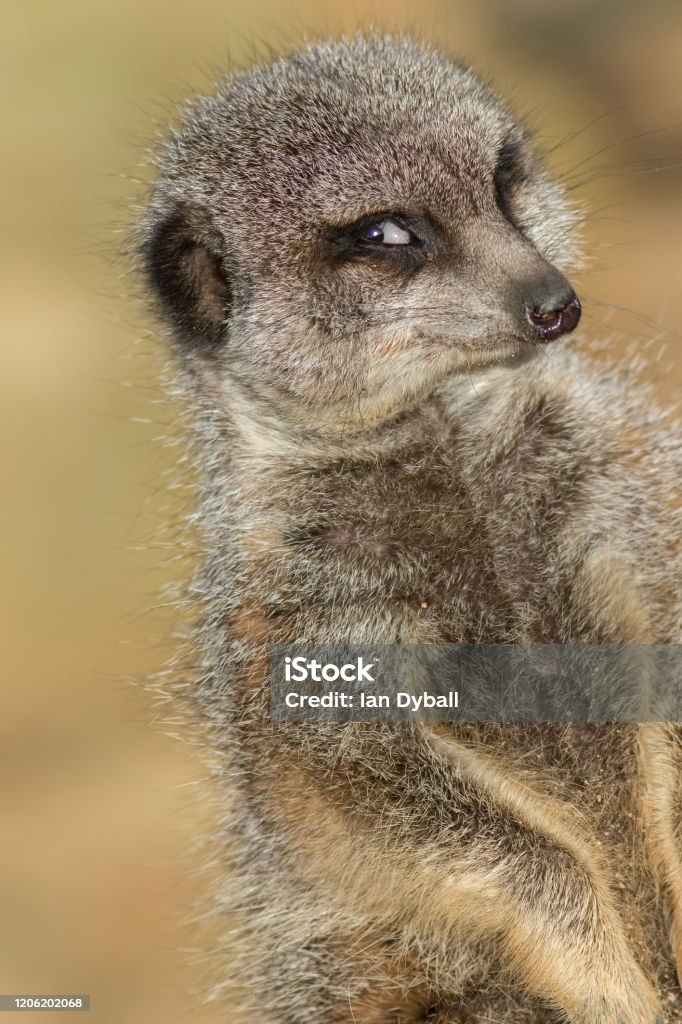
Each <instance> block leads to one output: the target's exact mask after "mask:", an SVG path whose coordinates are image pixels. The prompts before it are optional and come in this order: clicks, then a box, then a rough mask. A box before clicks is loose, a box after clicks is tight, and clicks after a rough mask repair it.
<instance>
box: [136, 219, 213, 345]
mask: <svg viewBox="0 0 682 1024" xmlns="http://www.w3.org/2000/svg"><path fill="white" fill-rule="evenodd" d="M221 242H222V239H221V238H220V235H219V234H218V232H217V231H216V229H215V228H214V227H213V225H212V224H211V222H210V219H209V217H208V214H207V213H206V211H205V210H203V209H201V208H199V207H193V206H187V205H180V206H178V207H176V209H175V210H173V212H172V213H170V214H167V215H166V216H165V217H163V218H162V219H161V220H160V221H159V223H158V224H156V225H155V226H154V228H153V230H152V232H151V235H150V237H149V239H148V241H147V243H146V246H145V251H144V261H145V268H146V271H147V277H148V279H149V281H150V283H151V285H152V287H153V289H154V291H155V293H156V295H157V296H158V298H159V300H160V303H161V308H162V311H163V313H164V314H165V315H166V317H167V318H168V319H169V320H170V322H171V324H172V325H173V327H174V328H175V331H176V334H177V335H178V336H179V337H180V339H181V340H182V341H183V342H185V343H186V344H189V345H192V346H196V347H200V348H203V349H211V348H215V347H216V346H217V345H218V344H220V342H221V341H222V340H223V338H224V336H225V320H226V318H227V316H228V315H229V311H230V306H231V305H232V291H231V288H230V282H229V280H228V277H227V274H226V272H225V269H224V265H223V259H222V253H221V249H222V244H221Z"/></svg>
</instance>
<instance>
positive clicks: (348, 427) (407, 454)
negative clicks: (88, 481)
mask: <svg viewBox="0 0 682 1024" xmlns="http://www.w3.org/2000/svg"><path fill="white" fill-rule="evenodd" d="M575 225H576V214H575V212H574V210H573V209H572V208H571V206H570V204H569V203H568V202H567V201H566V198H565V196H564V194H563V192H562V190H561V188H560V186H558V185H557V184H556V183H554V182H553V181H551V180H550V178H549V177H548V176H547V174H546V173H545V171H544V169H543V168H542V165H541V163H540V162H539V160H538V158H537V156H536V155H535V154H534V152H533V149H532V146H531V144H530V141H529V139H528V138H527V136H526V134H525V132H524V131H523V130H522V129H521V128H520V127H519V126H518V125H517V124H516V123H515V121H514V120H513V119H512V117H511V116H510V114H509V112H508V111H507V109H506V107H505V105H504V103H503V102H502V101H501V100H500V99H499V98H498V97H496V96H495V95H494V94H493V93H492V92H491V91H490V90H489V88H488V87H487V86H485V85H484V84H483V83H481V82H480V81H479V80H478V79H477V78H476V77H475V76H474V75H473V74H472V73H471V72H470V71H469V70H468V69H466V68H464V67H462V66H460V65H458V64H455V63H452V62H451V61H449V60H448V59H446V58H445V57H443V56H442V55H440V54H438V53H435V52H433V51H432V50H430V49H429V48H428V47H425V46H423V45H421V44H419V43H416V42H414V41H412V40H410V39H406V38H400V39H392V38H385V37H368V38H364V37H363V38H357V39H354V40H350V41H344V42H334V43H323V44H318V45H315V46H311V47H310V48H308V49H307V50H305V51H303V52H301V53H297V54H293V55H291V56H289V57H286V58H283V59H280V60H277V61H275V62H273V63H272V64H270V65H267V66H262V67H257V68H255V69H252V70H251V71H248V72H244V73H240V74H237V75H234V76H232V77H230V78H228V79H226V80H225V82H224V83H222V84H221V85H220V87H219V89H218V91H217V92H216V94H215V95H214V96H212V97H210V98H208V99H203V100H199V101H198V102H197V103H196V105H195V106H194V107H193V109H192V110H191V112H190V113H189V114H188V115H187V116H186V118H185V121H184V123H183V124H182V126H181V127H180V128H179V129H178V130H177V131H176V132H175V133H174V134H173V135H171V137H170V139H169V141H168V142H167V144H166V146H165V148H164V149H163V150H162V152H161V154H160V160H159V178H158V183H157V185H156V186H155V189H154V191H153V195H152V197H151V199H150V203H149V207H148V212H147V215H146V217H145V219H144V223H143V225H142V228H141V253H142V259H143V263H144V268H145V272H146V275H147V279H148V281H149V283H150V286H151V289H152V291H153V294H154V295H155V297H156V299H157V302H158V308H159V311H160V313H161V315H162V317H163V318H164V320H165V321H166V323H167V324H168V326H169V328H170V331H169V333H170V336H171V337H172V343H173V346H174V351H175V354H176V358H177V366H178V376H179V379H180V380H181V381H182V382H183V384H184V385H185V387H186V390H187V394H188V396H189V401H190V402H191V404H192V408H193V410H194V411H195V422H196V427H197V430H196V438H195V443H196V446H197V452H198V454H199V458H200V461H201V464H202V466H203V471H204V497H203V502H202V504H201V509H200V512H201V521H202V524H203V531H204V532H203V537H204V548H205V551H204V557H203V562H202V566H201V567H200V569H199V572H198V575H197V578H196V579H195V581H194V582H193V587H192V595H193V600H195V601H196V603H197V606H198V610H197V623H198V625H197V629H196V632H195V633H194V634H193V635H192V637H191V638H190V639H189V641H188V642H189V645H190V650H191V652H192V657H193V661H194V664H195V665H196V675H195V678H192V679H191V680H190V681H189V682H188V684H187V686H186V688H185V692H186V694H187V695H188V696H187V704H188V705H189V706H190V707H191V709H192V711H191V713H192V714H193V715H196V716H197V721H198V722H199V721H201V722H202V723H203V727H205V728H207V729H208V730H209V735H210V744H211V747H212V749H213V750H214V751H217V752H218V756H219V757H220V758H221V766H222V769H224V770H222V771H221V778H220V783H219V784H220V786H222V787H224V790H223V791H222V792H223V793H224V800H225V804H226V807H227V806H228V804H229V806H230V807H231V808H234V809H233V810H231V811H230V815H231V817H230V819H229V821H230V824H229V827H228V828H227V829H226V835H225V838H224V845H225V865H226V866H225V878H224V887H223V888H222V890H221V893H220V894H219V900H220V903H221V905H222V906H227V907H229V908H230V911H231V915H232V916H231V917H230V922H231V923H230V937H229V940H227V942H226V946H225V949H223V950H221V951H220V952H219V954H218V955H217V960H218V970H219V971H220V972H221V973H222V974H223V975H224V976H225V977H227V976H228V975H234V977H235V979H236V981H235V984H236V985H238V986H239V991H240V993H241V994H240V996H239V999H237V997H236V996H235V1000H234V1005H233V1006H232V1008H231V1009H230V1012H229V1013H228V1014H227V1015H226V1018H225V1019H232V1017H234V1018H235V1019H236V1017H237V1016H238V1014H239V1013H240V1012H241V1013H243V1014H244V1015H245V1016H244V1019H253V1018H255V1017H257V1018H258V1019H259V1020H263V1021H268V1022H271V1024H285V1022H286V1024H305V1022H307V1021H310V1022H312V1021H315V1022H316V1024H319V1022H325V1024H326V1022H329V1024H336V1022H341V1021H344V1022H351V1021H353V1022H357V1024H360V1022H364V1024H389V1022H405V1024H409V1022H413V1021H417V1020H421V1019H424V1018H426V1017H436V1016H438V1017H439V1018H440V1019H442V1020H453V1021H454V1020H461V1019H465V1018H470V1019H474V1018H477V1017H478V1018H480V1019H482V1020H489V1019H499V1020H505V1019H508V1020H510V1021H511V1020H514V1021H522V1020H528V1021H530V1020H539V1019H542V1018H544V1017H545V1016H546V1015H547V1014H552V1013H556V1012H557V1011H559V1012H560V1013H561V1014H563V1015H564V1017H566V1018H568V1019H570V1020H571V1021H573V1022H575V1024H645V1022H646V1024H654V1022H655V1021H658V1020H663V1019H664V1018H665V1017H666V1016H668V1017H670V1018H674V1019H678V1020H682V1014H681V1013H680V1009H679V1005H678V1003H677V1001H676V1000H677V994H678V989H677V982H676V974H675V971H676V959H675V957H676V954H677V955H682V861H681V860H680V854H681V852H682V839H681V836H680V831H681V829H682V824H681V820H682V819H681V811H680V807H681V800H680V797H681V793H680V780H681V779H682V747H681V745H680V735H679V732H678V729H677V727H676V726H675V725H664V724H659V725H654V724H649V725H643V726H637V725H633V724H620V725H618V724H612V725H605V724H602V725H594V724H589V723H585V724H583V725H576V724H574V725H536V726H530V725H504V724H498V725H494V724H489V725H485V726H482V725H454V724H451V723H443V724H440V725H438V726H432V725H427V724H421V723H411V724H408V725H392V724H389V723H379V724H362V723H346V724H337V725H333V724H323V723H320V724H319V725H317V724H316V725H303V724H293V723H277V722H273V721H272V720H271V718H270V715H269V707H268V655H269V651H270V649H271V647H272V646H273V645H274V644H277V643H294V642H297V641H305V642H307V643H318V644H322V643H363V642H368V643H385V644H399V645H404V644H410V645H414V644H434V643H457V644H482V643H483V644H486V643H487V644H505V645H508V644H520V643H522V644H595V643H603V644H652V643H655V644H677V643H679V641H680V606H681V601H680V551H679V516H680V513H679V506H680V503H679V469H680V462H681V459H680V442H679V433H678V432H677V431H676V429H675V428H674V426H671V425H670V424H667V423H666V421H665V418H664V417H663V415H662V414H661V413H660V412H659V411H658V410H657V409H656V406H655V403H654V402H653V401H652V398H651V396H650V395H649V394H648V393H646V392H645V391H644V389H643V388H642V386H641V385H639V384H636V383H634V384H633V383H630V382H628V381H627V380H625V379H623V378H620V377H619V376H618V375H616V374H614V373H607V372H605V371H603V370H601V371H598V370H597V369H596V368H595V367H594V366H592V365H591V364H590V363H589V362H588V361H586V360H585V359H584V358H583V357H581V356H580V355H578V354H575V353H574V352H573V351H572V340H573V338H572V335H573V331H574V330H575V329H576V328H577V327H578V324H579V321H580V309H581V308H580V301H579V299H578V297H577V296H576V294H575V293H574V291H573V289H572V287H571V284H570V283H569V277H570V274H571V272H572V270H573V268H574V266H575V265H576V262H577V260H578V259H579V245H578V242H577V240H576V238H575ZM197 728H199V725H197ZM220 841H221V842H223V837H222V836H221V839H220ZM228 848H229V857H228ZM228 862H229V867H228ZM235 921H236V922H237V924H236V925H235V924H234V922H235ZM236 990H237V989H236V988H235V991H236ZM230 1014H232V1016H230Z"/></svg>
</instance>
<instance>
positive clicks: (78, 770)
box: [0, 0, 682, 1024]
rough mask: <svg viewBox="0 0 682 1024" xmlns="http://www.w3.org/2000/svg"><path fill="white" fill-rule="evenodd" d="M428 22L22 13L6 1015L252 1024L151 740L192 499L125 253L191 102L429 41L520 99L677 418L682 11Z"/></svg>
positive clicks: (6, 130)
mask: <svg viewBox="0 0 682 1024" xmlns="http://www.w3.org/2000/svg"><path fill="white" fill-rule="evenodd" d="M418 9H419V13H418V14H415V13H414V12H412V13H408V12H407V8H405V7H401V5H396V4H391V5H390V7H388V6H387V7H384V8H382V7H381V5H374V6H372V7H371V8H369V7H364V6H363V3H362V2H361V0H356V2H355V3H354V4H353V5H350V4H349V5H347V6H342V4H341V3H332V4H329V3H326V4H325V5H323V6H322V7H320V6H319V5H318V4H313V3H308V4H306V3H304V2H301V3H300V4H299V5H298V7H297V8H296V9H294V8H289V7H288V6H287V7H285V6H284V5H278V4H276V3H273V2H270V3H268V2H267V0H250V2H249V3H246V2H244V0H227V2H226V0H220V2H217V0H192V2H191V3H190V2H188V0H181V2H175V3H169V2H168V0H164V2H161V0H136V2H133V0H117V2H116V3H110V2H107V3H97V2H93V0H87V2H86V0H59V2H58V3H54V2H47V0H42V2H41V0H35V2H33V3H21V2H19V0H16V2H13V0H10V2H9V3H7V2H6V3H5V5H4V7H3V19H2V20H3V30H2V33H1V35H0V68H1V69H2V70H1V71H0V74H2V76H3V77H4V79H5V80H4V81H3V82H2V88H1V89H0V97H2V98H1V99H0V103H2V104H3V107H4V109H3V110H2V111H1V118H0V131H1V132H2V149H3V160H2V168H1V170H0V175H1V176H2V180H1V181H0V203H1V204H2V206H3V214H2V234H1V235H0V271H1V272H0V289H1V292H2V295H1V297H0V323H1V324H2V343H1V347H0V422H1V423H2V434H1V435H0V457H1V459H2V480H3V488H2V501H1V503H0V530H1V532H2V537H3V540H4V543H3V550H2V556H1V559H2V576H1V579H2V588H1V589H0V601H1V602H2V617H1V618H0V630H1V639H2V651H3V655H4V656H5V657H4V659H3V661H4V662H5V664H4V665H3V669H2V714H1V716H0V992H15V991H17V992H18V991H29V992H30V991H34V992H67V991H74V990H75V991H89V992H91V993H92V996H93V1007H94V1008H93V1011H92V1013H91V1015H90V1018H89V1019H90V1020H92V1021H93V1022H94V1021H97V1022H98V1024H100V1022H101V1024H104V1022H109V1021H111V1022H117V1024H142V1022H144V1024H177V1022H179V1021H181V1020H183V1021H184V1020H195V1021H197V1022H198V1024H209V1022H217V1021H226V1020H229V1019H230V1015H229V1010H222V1011H221V1010H219V1009H218V1007H217V1006H216V1005H215V1004H214V1005H209V1006H207V1007H203V1008H202V1007H200V1006H198V1002H197V1000H193V999H191V998H189V999H188V998H187V997H184V999H183V996H182V993H183V991H186V990H187V989H188V987H189V985H190V983H194V982H196V981H199V980H200V979H201V975H202V970H203V968H202V962H201V955H200V951H196V950H195V951H194V952H192V951H191V947H192V946H193V945H196V944H197V942H199V940H197V938H196V936H195V934H194V932H193V931H192V930H191V929H189V930H187V929H185V931H184V932H183V930H182V928H181V927H180V925H179V922H181V921H182V919H183V915H186V914H187V912H188V907H189V906H190V905H191V903H192V901H193V900H194V898H195V896H196V894H197V892H199V891H200V890H201V888H202V883H200V882H199V881H198V880H197V879H195V878H194V877H193V875H192V874H191V872H190V870H189V868H190V864H191V859H190V860H187V859H186V857H185V851H186V850H187V849H188V847H189V844H190V842H191V838H192V836H193V834H195V833H196V832H201V831H202V829H205V828H206V827H207V826H206V824H205V823H206V821H207V820H208V818H209V815H208V812H207V811H206V810H204V808H203V805H202V802H201V801H200V800H197V799H196V792H197V791H196V788H193V785H192V780H194V779H196V778H197V777H198V776H199V774H200V770H199V768H198V766H197V763H196V761H195V759H194V758H193V756H192V753H191V750H190V748H189V747H188V746H187V745H184V744H182V743H180V742H178V741H176V740H173V739H171V738H169V737H168V736H167V735H166V732H167V731H169V730H172V726H166V727H165V729H161V728H151V727H150V722H151V720H152V719H153V718H155V717H158V716H159V715H161V714H162V713H163V712H162V710H161V709H159V708H155V707H154V706H153V705H152V703H151V701H150V698H149V697H148V696H147V695H145V694H144V693H143V692H142V691H141V690H140V688H139V686H138V684H137V682H136V680H139V679H140V678H142V677H144V676H145V674H147V673H148V672H150V671H151V670H153V669H154V668H159V667H160V666H161V665H162V664H163V662H164V658H165V657H166V656H167V654H168V653H169V652H170V650H171V649H172V641H171V640H170V639H169V637H170V633H171V629H172V626H173V623H174V621H175V619H176V618H177V614H178V613H177V611H175V610H173V609H172V608H168V607H163V606H161V607H157V605H159V603H160V602H159V596H158V595H159V593H160V589H161V587H162V584H164V582H167V581H168V580H172V579H174V578H178V577H181V576H182V575H183V573H185V572H186V564H185V562H184V561H183V560H182V559H179V560H175V559H174V558H173V556H174V555H176V554H177V552H176V549H175V546H174V544H173V540H172V538H173V532H172V529H169V528H168V525H167V524H168V523H172V522H174V521H177V519H178V518H179V517H181V515H182V511H183V507H184V506H185V505H186V504H187V501H188V499H189V500H191V491H187V489H185V488H176V487H174V486H173V484H174V482H177V481H178V479H186V477H185V474H184V473H183V472H182V471H180V470H179V469H178V467H177V464H176V460H177V457H178V451H179V450H178V449H177V448H174V447H172V446H171V447H169V446H164V444H163V443H162V442H161V441H160V440H159V439H163V438H164V437H166V438H172V437H173V429H174V422H175V420H176V417H177V410H175V409H174V408H173V407H172V406H170V405H168V404H165V403H164V402H163V401H161V392H160V386H159V376H160V371H161V358H160V355H159V352H158V351H157V349H156V347H155V344H154V342H153V340H152V338H151V337H150V335H149V326H150V325H149V324H148V323H147V322H146V321H145V318H144V315H143V311H142V310H141V308H140V306H139V305H138V304H137V303H136V302H135V301H134V299H133V297H132V294H131V284H130V281H129V280H127V278H126V275H125V261H124V260H122V259H121V258H120V256H119V255H118V252H119V250H120V248H121V241H122V238H123V237H124V235H125V231H126V225H127V224H128V223H129V221H130V217H131V215H134V212H133V208H134V203H135V202H136V201H137V198H138V197H139V186H138V185H137V184H135V182H134V181H133V180H132V179H133V178H135V177H138V176H139V177H141V178H143V179H144V178H145V176H146V174H147V172H146V171H145V170H144V166H143V165H144V160H145V146H146V144H147V142H148V141H149V140H150V139H152V137H153V133H154V132H155V131H156V129H155V126H154V122H155V121H158V123H159V124H161V125H163V124H164V123H165V122H167V120H168V119H169V117H170V116H171V112H172V107H173V102H174V101H175V100H179V99H182V98H183V97H184V96H185V95H186V94H187V93H188V91H191V90H192V89H194V88H200V87H203V86H204V85H205V84H206V82H207V80H208V79H209V78H210V76H211V74H212V71H211V68H212V67H217V68H220V67H225V66H226V65H227V64H228V63H229V60H230V59H237V60H239V61H244V60H248V59H249V55H250V54H251V53H253V52H254V50H255V52H259V48H260V46H261V43H262V41H267V42H272V43H274V44H275V45H276V46H281V45H287V42H286V41H287V40H289V41H292V42H295V41H297V40H299V39H300V38H301V36H302V35H303V34H304V32H305V31H306V30H308V31H311V32H312V33H313V34H314V33H316V32H326V31H338V30H339V29H340V28H344V29H346V30H350V29H353V28H354V27H355V26H356V25H358V24H367V23H368V22H372V21H374V22H375V23H376V24H378V25H380V26H393V27H394V26H401V25H408V26H413V27H414V28H416V29H417V30H418V31H421V32H423V33H425V34H426V35H427V36H429V37H430V38H432V39H434V40H435V41H437V42H439V43H440V44H442V45H443V46H445V47H447V48H448V49H450V50H451V51H452V52H453V53H455V54H461V55H463V56H464V57H465V58H467V59H469V60H471V62H472V63H473V64H474V65H475V66H477V67H479V68H482V69H483V70H484V71H486V72H487V73H489V74H491V75H492V76H493V77H494V78H495V80H496V81H497V83H498V85H499V87H500V88H501V89H502V90H503V91H506V92H511V93H512V94H513V95H514V96H515V98H516V103H517V106H518V107H519V109H520V110H522V111H530V113H531V120H532V123H534V124H535V125H536V126H537V127H538V129H539V133H540V136H541V142H542V144H543V145H544V146H545V148H551V147H553V146H555V145H556V143H558V142H559V141H560V139H561V138H562V137H564V136H571V134H572V133H579V134H577V135H576V137H575V138H572V139H571V138H570V137H569V138H568V140H567V141H566V142H565V143H564V144H563V145H562V146H560V147H559V148H558V149H555V151H554V153H553V154H552V156H551V160H552V163H553V166H555V167H556V168H557V169H558V170H560V171H562V172H564V173H566V174H567V175H568V176H569V178H570V179H571V181H572V182H573V183H574V184H576V185H581V186H582V187H581V188H579V189H578V191H577V193H576V194H577V195H579V196H580V197H581V198H584V199H585V200H588V201H589V203H590V205H591V207H592V209H593V210H594V211H597V212H595V213H593V214H592V215H591V216H590V217H589V218H588V222H587V229H588V240H589V245H588V250H589V252H590V253H591V255H592V257H593V263H592V266H591V268H590V269H589V271H588V272H586V273H584V274H583V275H581V276H580V277H579V278H578V279H576V285H577V288H578V291H579V293H580V294H581V296H582V297H583V299H584V300H585V311H586V314H585V320H584V331H583V333H584V335H586V336H589V338H590V343H591V344H592V345H593V346H594V348H595V349H596V350H599V351H604V352H606V351H611V350H619V349H622V347H623V345H624V343H625V342H626V341H629V342H630V343H631V345H632V346H634V349H635V350H637V351H642V352H644V354H645V358H646V359H647V362H648V365H649V372H650V374H652V375H653V376H654V378H655V380H656V382H657V387H658V388H659V389H660V392H661V394H662V395H665V396H666V397H667V396H670V395H672V394H673V393H674V391H675V389H676V387H677V385H678V384H679V382H680V380H681V379H682V351H681V346H680V338H679V334H678V333H677V327H678V322H679V319H680V316H681V315H682V300H681V299H680V289H679V285H678V281H679V277H680V255H681V248H680V231H679V229H680V225H681V217H680V212H681V207H682V190H681V188H680V184H681V182H682V173H681V169H680V167H679V162H680V160H682V146H681V145H680V140H681V138H682V133H681V129H680V122H681V121H682V70H681V69H682V8H681V7H680V5H679V3H676V2H665V0H648V2H647V3H646V4H643V3H641V2H639V0H631V2H626V0H618V2H609V0H600V2H593V0H565V2H563V0H553V2H551V3H549V2H547V0H485V2H481V0H479V2H477V3H463V2H455V0H448V2H445V0H422V2H421V3H420V4H419V5H418ZM387 11H390V16H389V15H388V14H387ZM600 151H601V152H600ZM675 165H677V166H675ZM592 179H594V180H592ZM628 358H629V357H628ZM165 559H170V560H169V561H168V562H167V564H164V560H165ZM161 604H163V602H161ZM202 822H203V824H202ZM199 944H200V942H199ZM178 947H181V951H178ZM188 951H189V952H188ZM190 1007H193V1010H192V1011H191V1012H190ZM21 1019H22V1020H25V1021H26V1022H27V1024H30V1022H31V1021H33V1020H36V1021H44V1020H45V1019H46V1018H45V1017H44V1016H42V1017H38V1015H37V1014H28V1015H27V1016H25V1017H23V1018H21ZM72 1019H73V1020H82V1019H84V1018H82V1017H79V1018H76V1017H75V1015H73V1014H68V1013H67V1014H64V1015H62V1016H61V1017H60V1018H59V1020H60V1021H64V1022H65V1024H67V1022H68V1021H70V1020H72ZM85 1019H88V1018H85Z"/></svg>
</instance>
